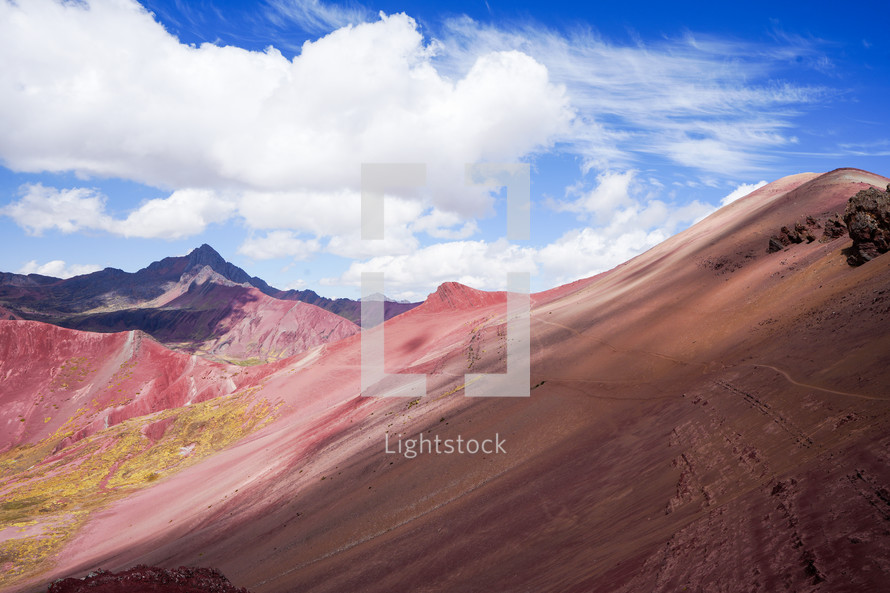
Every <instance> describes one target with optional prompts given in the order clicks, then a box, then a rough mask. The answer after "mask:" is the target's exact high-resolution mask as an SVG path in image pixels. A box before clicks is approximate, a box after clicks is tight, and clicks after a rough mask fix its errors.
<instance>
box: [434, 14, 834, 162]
mask: <svg viewBox="0 0 890 593" xmlns="http://www.w3.org/2000/svg"><path fill="white" fill-rule="evenodd" d="M441 43H442V45H443V47H444V48H445V50H444V51H442V52H440V59H441V60H442V62H443V63H444V67H445V68H447V69H451V70H453V71H455V72H460V71H461V68H463V67H465V64H466V63H467V62H468V60H470V59H471V57H472V56H473V55H475V54H476V53H478V52H480V51H494V50H497V49H505V48H511V49H518V50H521V51H524V52H526V53H528V54H529V55H531V56H532V57H534V58H535V59H536V60H539V61H540V62H541V63H543V64H544V65H545V66H547V69H548V72H549V73H550V76H551V78H552V80H553V81H554V82H556V83H559V84H564V85H565V86H566V89H567V94H568V96H569V97H570V99H571V102H572V105H573V106H574V107H575V108H576V109H577V112H578V114H579V117H578V118H577V120H576V122H575V127H574V128H573V130H572V132H571V133H570V134H569V136H568V137H566V141H567V142H568V143H570V144H572V145H573V146H574V147H575V148H576V149H577V150H578V151H579V152H581V153H582V154H583V155H584V156H585V157H586V158H587V164H588V166H590V167H592V168H598V169H608V168H612V167H615V166H617V165H627V164H632V163H635V162H639V161H640V160H641V159H645V158H649V157H651V155H658V156H664V155H667V156H669V157H670V158H672V159H673V160H674V161H675V162H677V163H678V164H681V165H683V166H687V167H694V168H699V169H701V170H703V171H712V172H719V173H720V174H724V175H725V174H735V173H740V172H745V171H752V170H756V169H757V168H758V167H759V165H760V164H761V160H762V159H764V158H768V157H765V156H764V155H765V153H768V152H770V151H774V150H776V149H779V148H783V147H786V146H788V145H789V144H793V143H794V141H795V138H794V135H793V134H791V133H789V132H790V130H791V129H793V127H794V119H795V116H797V115H798V114H799V113H800V111H801V110H802V109H805V108H806V107H807V106H808V105H811V104H814V103H817V102H819V101H823V100H824V99H826V98H828V97H830V96H831V94H832V92H831V91H830V90H829V89H826V88H823V87H816V86H806V85H799V84H793V83H790V82H783V81H782V80H781V77H780V76H781V72H782V71H783V70H786V69H787V68H788V67H789V66H788V63H787V62H788V60H790V59H791V58H792V57H793V56H800V55H806V56H810V57H813V56H818V55H820V54H819V53H818V51H817V50H816V49H815V47H814V46H815V44H817V43H818V42H817V41H815V40H805V39H802V38H794V39H790V38H789V39H786V40H785V43H784V45H779V46H773V45H771V46H759V45H757V44H753V43H748V42H741V41H733V40H723V39H717V38H712V37H709V36H694V35H692V34H687V35H685V36H683V37H680V38H676V39H665V40H662V41H661V42H659V43H655V44H643V43H642V42H638V43H636V44H631V45H620V44H616V43H611V42H608V41H606V40H604V39H602V38H601V37H599V36H597V35H596V34H594V33H593V32H590V31H580V32H576V33H574V34H570V35H564V34H560V33H556V32H553V31H548V30H546V29H542V28H540V27H536V26H521V27H515V28H513V29H503V28H497V27H495V26H492V25H483V24H480V23H477V22H475V21H472V20H471V19H469V18H460V19H455V20H452V21H450V22H449V23H448V25H447V28H446V30H445V34H444V35H443V37H442V39H441ZM703 157H704V158H703Z"/></svg>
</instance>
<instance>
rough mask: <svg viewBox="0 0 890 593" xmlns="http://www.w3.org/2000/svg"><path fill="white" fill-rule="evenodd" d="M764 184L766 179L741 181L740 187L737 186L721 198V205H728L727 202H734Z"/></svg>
mask: <svg viewBox="0 0 890 593" xmlns="http://www.w3.org/2000/svg"><path fill="white" fill-rule="evenodd" d="M764 185H766V181H758V182H757V183H740V184H739V186H738V187H736V188H735V189H734V190H732V192H730V193H729V194H728V195H727V196H726V197H724V198H723V199H722V200H720V205H721V206H726V205H727V204H731V203H732V202H735V201H736V200H738V199H739V198H743V197H745V196H747V195H748V194H750V193H751V192H752V191H754V190H755V189H759V188H761V187H763V186H764Z"/></svg>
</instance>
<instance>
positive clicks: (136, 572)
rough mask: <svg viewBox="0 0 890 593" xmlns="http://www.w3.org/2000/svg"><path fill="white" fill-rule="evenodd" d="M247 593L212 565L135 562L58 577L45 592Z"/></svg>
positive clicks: (247, 592)
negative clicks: (118, 568)
mask: <svg viewBox="0 0 890 593" xmlns="http://www.w3.org/2000/svg"><path fill="white" fill-rule="evenodd" d="M134 591H140V592H145V593H149V592H152V593H154V592H157V593H249V591H248V590H247V589H245V588H244V587H241V588H240V589H239V588H236V587H235V586H234V585H232V583H231V582H229V579H227V578H226V577H225V576H223V574H222V573H221V572H220V571H218V570H216V569H215V568H191V567H186V566H180V567H179V568H173V569H167V568H157V567H154V566H145V565H139V566H135V567H133V568H130V569H128V570H124V571H121V572H118V573H113V572H108V571H105V570H98V571H96V572H91V573H90V574H89V575H87V576H86V577H84V578H82V579H74V578H68V579H60V580H58V581H56V582H55V583H53V584H51V585H50V586H49V589H48V593H87V592H89V593H124V592H127V593H133V592H134Z"/></svg>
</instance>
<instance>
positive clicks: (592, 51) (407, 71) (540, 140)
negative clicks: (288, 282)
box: [0, 0, 828, 291]
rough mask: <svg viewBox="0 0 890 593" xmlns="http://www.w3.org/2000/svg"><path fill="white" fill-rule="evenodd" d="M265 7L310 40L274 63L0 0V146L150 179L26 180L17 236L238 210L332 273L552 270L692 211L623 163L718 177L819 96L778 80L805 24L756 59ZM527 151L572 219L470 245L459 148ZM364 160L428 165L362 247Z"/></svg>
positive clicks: (473, 215)
mask: <svg viewBox="0 0 890 593" xmlns="http://www.w3.org/2000/svg"><path fill="white" fill-rule="evenodd" d="M265 14H266V16H267V17H268V18H272V19H273V21H274V20H275V19H280V20H281V22H284V21H290V22H296V23H298V24H299V25H300V26H301V27H303V28H304V30H306V31H310V32H317V33H319V34H323V36H321V37H320V38H318V39H316V40H313V41H308V42H306V43H304V44H303V45H302V47H301V48H300V49H299V52H298V53H297V55H295V56H293V57H290V56H285V55H283V54H282V53H281V51H279V50H278V49H275V48H274V47H271V46H270V47H269V48H267V49H266V50H265V51H248V50H244V49H240V48H237V47H231V46H228V47H220V46H217V45H213V44H202V45H199V46H192V45H186V44H183V43H181V42H180V41H179V40H178V39H176V38H175V37H174V36H173V35H171V34H170V33H169V32H168V31H167V30H165V29H164V27H163V26H161V25H160V24H159V23H158V22H157V21H156V20H155V19H154V18H153V17H152V15H151V14H150V13H149V12H147V11H146V10H145V9H144V8H143V7H142V6H140V5H139V4H137V3H136V2H135V1H134V0H85V1H84V2H61V1H54V0H30V1H28V2H19V3H14V2H0V59H2V60H3V64H4V66H3V68H2V71H0V129H2V130H3V131H4V132H3V134H2V135H0V162H2V163H3V164H4V166H5V167H7V168H10V169H12V170H14V171H18V172H32V173H36V172H74V173H76V174H77V175H79V176H81V177H84V178H90V177H93V176H96V177H118V178H123V179H129V180H133V181H137V182H141V183H144V184H147V185H150V186H152V187H157V188H162V189H163V190H164V191H165V192H169V195H168V196H167V197H165V198H159V199H153V200H149V201H146V202H144V203H143V204H141V205H140V206H139V207H137V208H136V209H135V210H133V211H131V212H127V213H121V210H120V208H113V207H112V206H113V205H112V204H110V203H109V202H110V201H111V200H113V199H114V196H111V197H110V198H109V197H106V196H105V195H103V194H101V193H100V192H99V191H97V190H95V189H88V188H72V189H57V188H51V187H44V186H42V185H40V184H31V185H27V186H23V190H22V193H21V194H20V195H19V196H18V197H17V198H16V199H14V200H13V202H11V203H10V204H8V205H6V206H5V207H3V208H2V210H0V214H3V215H6V216H9V217H11V218H12V219H13V220H14V221H15V222H16V223H17V224H19V225H20V226H21V227H22V228H23V229H25V230H26V231H27V232H28V233H30V234H33V235H39V234H41V233H45V232H47V231H58V232H62V233H71V232H77V231H89V232H107V233H111V234H114V235H118V236H125V237H146V238H164V239H177V238H184V237H190V236H195V235H198V234H200V233H202V232H203V231H205V230H206V229H207V227H208V226H209V225H212V224H216V223H222V222H224V221H228V220H232V219H236V220H238V221H239V222H243V224H244V226H245V227H246V228H247V239H245V241H244V242H243V244H242V245H241V247H240V250H239V251H240V253H242V254H243V255H246V256H248V257H251V258H253V259H274V258H292V259H298V260H299V259H307V258H310V257H312V255H313V254H316V253H322V252H324V253H328V254H332V255H336V256H341V257H345V258H355V259H357V260H359V261H358V262H356V263H354V264H353V265H352V266H351V267H350V268H349V269H348V270H347V271H346V272H345V273H344V274H343V275H342V276H341V277H339V278H329V279H328V282H329V283H343V284H356V283H357V280H356V279H357V276H356V274H357V273H358V272H359V270H361V269H365V268H366V267H368V266H370V267H371V268H373V267H374V266H382V265H384V264H385V265H387V266H390V267H389V268H388V270H392V271H393V277H392V278H393V279H392V282H395V283H396V284H397V286H399V287H400V289H403V290H405V291H410V290H413V289H412V288H410V286H414V287H417V286H421V285H434V284H436V283H437V282H439V281H443V280H446V279H447V280H454V279H458V280H461V279H463V280H466V281H467V282H468V283H470V284H473V285H476V286H478V287H480V288H487V287H495V286H497V283H498V282H500V278H501V277H502V276H503V270H504V269H506V268H509V267H511V266H513V265H514V264H515V265H521V266H525V269H528V268H529V267H530V268H531V269H534V270H535V271H536V273H538V274H540V276H541V277H542V278H548V279H552V280H549V281H548V283H552V282H556V281H567V280H573V279H576V278H579V277H582V276H585V275H589V274H591V273H596V272H597V271H602V270H603V269H607V268H608V267H611V266H613V265H615V264H617V263H620V262H621V261H624V260H625V259H627V258H628V257H631V256H633V255H636V253H639V252H640V251H642V250H644V249H646V248H647V247H650V246H652V245H654V244H655V243H657V242H658V241H659V240H661V239H663V238H666V237H667V236H669V235H670V234H672V233H673V232H676V230H678V229H680V228H682V227H683V226H684V225H686V224H689V222H691V221H694V220H697V219H699V218H701V217H703V216H705V215H706V214H707V213H708V212H710V211H711V210H712V207H711V206H708V205H707V204H702V203H700V202H695V201H694V202H691V203H683V202H678V201H676V200H675V199H674V196H671V195H668V197H665V196H663V195H662V190H663V188H664V185H665V184H666V183H670V182H669V181H667V180H662V181H663V182H662V181H659V180H657V179H655V178H654V177H651V178H648V179H644V178H643V176H642V174H640V173H638V170H640V169H645V167H643V166H641V162H643V161H645V160H646V159H651V158H652V157H653V155H656V156H657V158H658V159H665V160H668V161H670V162H673V163H674V164H678V165H681V166H682V167H686V168H689V169H692V170H693V171H696V172H697V174H698V175H699V179H700V182H696V183H699V184H704V185H706V186H711V187H714V186H717V185H721V184H723V183H725V179H726V176H727V175H734V176H735V175H740V174H741V173H746V174H747V173H748V172H750V171H752V170H756V169H757V168H758V167H760V166H762V165H763V163H764V162H765V159H767V158H771V156H772V155H774V154H775V152H777V151H779V150H785V149H787V147H788V146H789V145H792V144H794V143H795V142H796V138H795V137H794V136H793V134H792V133H791V130H792V129H793V118H794V117H795V114H796V113H797V112H798V110H799V109H798V108H799V107H800V106H805V105H807V104H810V103H814V102H817V101H822V100H824V99H825V98H826V97H827V96H828V94H827V91H826V90H825V89H822V88H816V87H803V86H797V85H790V84H786V83H783V82H781V76H780V72H781V68H782V67H787V65H788V64H790V63H792V62H794V60H793V59H792V58H793V56H795V55H805V56H807V57H808V59H810V61H809V62H807V63H810V62H812V63H813V64H818V63H819V59H818V57H819V55H818V51H817V50H816V49H814V43H813V42H810V41H807V40H803V39H793V40H791V39H788V40H786V41H785V43H786V46H787V47H784V48H782V47H780V48H779V50H782V51H778V50H776V51H772V52H769V51H764V48H763V47H759V46H757V45H754V44H748V43H741V42H737V41H722V40H719V39H714V38H708V37H694V36H692V35H687V36H684V37H682V38H677V39H663V40H661V41H659V42H657V43H654V44H649V45H646V44H643V43H642V42H640V43H635V44H631V45H620V44H616V43H613V42H609V41H607V40H604V39H602V38H600V37H597V36H596V35H595V34H593V33H590V32H576V33H573V34H563V33H558V32H554V31H551V30H547V29H546V28H543V27H540V26H537V25H535V26H532V25H529V26H513V27H512V28H503V27H498V26H495V25H482V24H479V23H476V22H474V21H472V20H470V19H468V18H460V19H454V20H452V21H449V22H448V23H447V24H446V25H445V26H444V28H442V29H441V30H440V31H439V32H438V35H437V37H436V38H434V39H433V38H429V37H424V35H423V34H422V33H421V29H420V27H419V26H418V24H417V23H416V22H415V21H414V20H413V19H412V18H411V17H409V16H408V15H405V14H393V15H385V14H381V15H380V16H379V17H377V18H376V19H372V18H371V17H370V16H369V15H368V14H367V13H366V12H365V11H364V9H362V8H361V7H360V6H353V7H349V6H347V7H346V8H343V5H334V4H329V3H324V2H321V1H320V0H267V1H266V3H265ZM544 152H559V153H561V154H564V155H565V154H568V155H573V156H578V157H580V158H579V159H578V160H579V163H580V165H581V167H580V174H581V175H582V176H583V179H582V181H580V182H578V183H576V184H574V185H571V186H570V187H569V189H568V191H567V192H566V195H565V196H564V199H563V200H558V201H551V203H550V205H551V206H552V207H553V208H554V209H556V210H558V211H560V212H566V213H570V214H574V215H576V216H577V217H578V218H579V220H581V221H583V222H584V223H586V224H589V225H590V226H587V227H583V228H577V229H574V230H570V231H568V232H566V233H564V234H563V235H562V236H561V237H560V238H559V239H558V240H556V241H554V242H553V243H551V244H550V245H546V246H539V247H537V248H531V247H523V248H519V247H510V246H505V245H502V244H500V243H497V242H494V243H493V242H490V241H486V240H481V239H480V240H471V239H473V238H474V237H477V235H478V234H479V233H480V231H479V225H478V223H477V220H481V219H483V218H484V217H486V216H490V215H491V214H492V213H493V212H494V204H495V201H494V199H493V197H492V193H491V191H490V190H489V189H488V188H484V187H481V186H477V187H467V186H465V185H464V166H465V164H466V163H478V162H486V161H487V162H519V161H523V162H531V163H532V165H534V157H535V155H537V154H541V153H544ZM771 153H772V155H771ZM369 162H379V163H425V164H426V165H427V184H426V186H425V187H424V188H421V189H418V190H414V191H399V192H397V193H395V194H394V195H389V194H387V201H386V228H387V234H386V239H385V240H383V241H362V240H361V237H360V235H359V229H360V216H361V207H360V203H361V198H360V196H361V187H360V182H361V164H362V163H369ZM646 176H647V177H648V176H649V173H647V174H646ZM591 179H592V180H593V182H591V181H590V180H591ZM690 183H691V182H690ZM566 184H567V185H568V184H569V182H568V181H567V182H566ZM738 191H741V187H740V188H739V190H738ZM734 193H735V192H733V194H734ZM733 194H730V196H732V195H733ZM730 196H727V197H726V198H725V200H724V203H728V200H729V199H730ZM233 226H234V225H233ZM428 240H438V241H444V242H443V243H440V244H434V245H427V242H428ZM422 245H425V246H424V247H422V248H421V246H422ZM573 254H583V257H578V256H573ZM453 258H457V261H454V262H452V261H451V259H453ZM474 262H475V263H474ZM517 262H518V263H517ZM388 278H389V272H388Z"/></svg>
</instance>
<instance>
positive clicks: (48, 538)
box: [0, 388, 278, 586]
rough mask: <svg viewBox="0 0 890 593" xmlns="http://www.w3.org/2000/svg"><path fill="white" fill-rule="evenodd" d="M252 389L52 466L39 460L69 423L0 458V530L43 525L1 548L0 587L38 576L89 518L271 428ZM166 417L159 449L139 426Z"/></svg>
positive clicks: (79, 446)
mask: <svg viewBox="0 0 890 593" xmlns="http://www.w3.org/2000/svg"><path fill="white" fill-rule="evenodd" d="M259 389H260V388H253V389H249V390H246V391H243V392H240V393H238V394H234V395H230V396H224V397H220V398H217V399H213V400H210V401H206V402H201V403H198V404H192V405H190V406H185V407H182V408H176V409H173V410H165V411H163V412H159V413H157V414H152V415H151V416H143V417H140V418H133V419H131V420H128V421H126V422H123V423H121V424H119V425H117V426H114V427H111V428H108V429H106V430H103V431H101V432H99V433H96V434H95V435H93V436H91V437H88V438H86V439H84V440H83V441H80V442H77V443H74V444H73V445H71V446H69V447H68V448H66V449H64V450H62V451H60V452H58V453H57V454H56V455H55V456H54V460H53V461H45V460H46V459H48V458H49V457H50V456H51V454H52V451H53V450H54V449H55V448H56V447H57V446H58V444H59V443H60V442H61V441H62V440H63V439H64V438H66V437H67V436H70V435H71V434H73V426H74V423H73V419H72V421H69V422H68V423H66V424H65V426H63V427H61V428H60V429H59V430H57V431H56V432H55V433H54V434H53V435H52V436H50V437H48V438H47V439H45V440H44V441H41V442H40V443H37V444H36V445H31V446H26V447H17V448H15V449H12V450H10V451H7V452H6V453H3V454H0V477H2V481H0V493H2V494H0V531H2V530H3V529H4V528H6V527H11V526H26V525H37V524H40V525H43V526H44V527H43V530H42V532H40V533H39V534H38V535H32V536H26V537H19V538H16V537H11V538H10V539H7V540H6V541H3V542H0V565H3V564H5V563H11V565H12V569H11V570H9V571H5V572H4V574H0V586H8V585H10V584H12V583H15V582H17V581H20V580H22V579H23V578H25V577H27V576H30V575H34V574H37V573H39V572H41V571H43V570H45V569H46V568H47V563H48V562H51V560H52V557H53V556H54V555H55V554H56V553H57V552H58V551H59V550H61V548H62V547H63V546H64V544H65V543H66V542H67V541H68V540H70V539H71V537H72V536H73V535H74V534H75V533H76V532H77V529H78V528H79V527H80V526H81V525H82V524H83V522H84V521H86V520H87V518H88V517H89V515H90V514H91V513H92V512H94V511H96V510H97V509H99V508H101V507H103V506H105V505H107V504H108V503H109V502H112V501H113V500H116V499H118V498H122V497H123V496H125V495H127V494H128V493H131V492H133V491H134V490H137V489H140V488H143V487H146V486H147V485H149V484H152V483H154V482H157V481H158V480H161V479H163V478H165V477H167V476H169V475H171V474H173V473H175V472H177V471H179V470H181V469H183V468H185V467H187V466H189V465H193V464H195V463H197V462H198V461H200V460H201V459H203V458H205V457H207V456H208V455H211V454H212V453H215V452H217V451H219V450H221V449H223V448H224V447H227V446H228V445H231V444H232V443H234V442H236V441H237V440H239V439H241V438H242V437H244V436H245V435H247V434H249V433H251V432H253V431H255V430H257V429H259V428H261V427H263V426H265V425H267V424H268V423H270V422H271V421H272V420H273V419H274V418H275V416H276V414H277V411H278V406H277V405H274V406H273V405H272V404H271V403H269V402H268V401H266V400H259V401H254V398H253V396H254V395H255V394H256V392H258V391H259ZM171 417H172V418H175V420H174V421H173V422H172V423H171V425H170V426H169V427H168V428H167V430H166V431H165V433H164V436H163V438H161V439H160V440H159V441H158V442H156V443H152V442H151V440H149V439H148V438H146V437H145V436H143V434H142V429H143V427H145V426H146V425H148V424H151V423H153V422H157V421H158V420H163V419H165V418H171ZM6 536H7V537H8V536H9V532H7V533H6Z"/></svg>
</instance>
